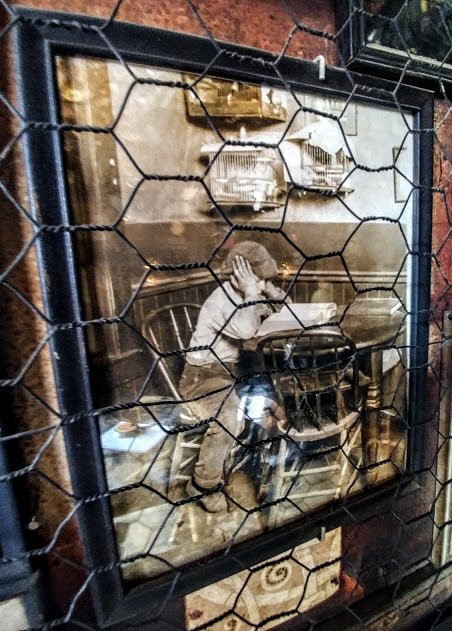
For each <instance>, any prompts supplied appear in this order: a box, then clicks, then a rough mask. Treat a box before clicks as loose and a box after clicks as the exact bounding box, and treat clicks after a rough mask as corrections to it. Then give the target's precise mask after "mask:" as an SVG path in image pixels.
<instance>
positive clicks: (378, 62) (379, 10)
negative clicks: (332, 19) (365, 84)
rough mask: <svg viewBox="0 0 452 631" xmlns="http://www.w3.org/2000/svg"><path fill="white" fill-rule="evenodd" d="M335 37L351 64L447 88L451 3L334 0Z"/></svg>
mask: <svg viewBox="0 0 452 631" xmlns="http://www.w3.org/2000/svg"><path fill="white" fill-rule="evenodd" d="M336 11H337V15H338V20H339V27H340V28H341V31H340V35H339V37H338V43H339V46H340V48H341V52H342V54H343V56H344V61H346V62H347V63H348V64H349V65H350V66H351V67H353V68H354V69H356V70H362V71H365V72H371V73H379V72H380V73H383V74H384V76H386V77H388V76H390V77H391V78H395V79H398V78H400V76H401V75H403V76H404V77H405V79H404V80H405V81H407V82H413V81H414V82H416V83H418V84H423V85H429V86H431V87H432V88H433V89H439V84H440V81H439V80H440V79H441V85H443V86H445V87H446V88H447V85H448V84H449V82H450V80H451V78H452V45H451V44H452V40H451V37H450V24H451V17H452V7H451V5H450V2H448V1H447V0H408V1H407V2H406V1H404V0H376V1H375V0H349V1H348V2H341V1H338V2H336Z"/></svg>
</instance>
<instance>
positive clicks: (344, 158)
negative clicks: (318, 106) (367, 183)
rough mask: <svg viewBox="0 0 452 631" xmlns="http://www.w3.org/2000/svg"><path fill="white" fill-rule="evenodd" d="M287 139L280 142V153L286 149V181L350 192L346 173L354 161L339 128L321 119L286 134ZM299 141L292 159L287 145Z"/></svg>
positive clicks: (314, 187) (291, 153)
mask: <svg viewBox="0 0 452 631" xmlns="http://www.w3.org/2000/svg"><path fill="white" fill-rule="evenodd" d="M287 141H289V143H286V142H285V143H283V145H284V146H282V150H283V154H284V153H285V152H286V153H287V160H286V164H289V163H290V167H289V169H287V168H286V169H285V177H286V180H287V181H292V182H294V183H295V184H299V185H301V186H304V187H312V188H313V189H318V190H327V191H334V192H339V193H344V194H347V193H350V192H351V191H352V190H353V189H352V188H350V184H349V178H348V175H349V173H350V171H351V168H352V165H353V161H352V154H351V141H350V140H349V139H347V142H346V141H345V140H344V137H343V135H342V133H341V131H340V128H339V127H338V126H337V125H336V124H334V123H333V122H331V121H329V120H328V119H326V120H325V119H321V120H319V121H317V122H315V123H313V124H312V125H309V126H307V127H304V128H303V129H301V130H299V131H297V132H295V133H294V134H291V135H290V136H288V137H287ZM292 143H296V144H298V145H299V152H300V153H299V155H298V154H297V156H296V158H295V159H294V149H289V145H290V144H292Z"/></svg>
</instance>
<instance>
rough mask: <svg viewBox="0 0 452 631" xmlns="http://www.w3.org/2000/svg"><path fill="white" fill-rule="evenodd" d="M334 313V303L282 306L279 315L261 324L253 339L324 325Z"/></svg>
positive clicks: (275, 314)
mask: <svg viewBox="0 0 452 631" xmlns="http://www.w3.org/2000/svg"><path fill="white" fill-rule="evenodd" d="M336 312H337V305H336V304H335V303H334V302H313V303H301V302H299V303H293V304H290V305H284V307H283V308H282V309H281V311H280V312H279V313H272V314H271V315H270V316H269V317H268V318H266V319H265V320H264V321H263V322H262V324H261V326H260V328H259V330H258V331H257V333H256V336H255V337H262V336H263V335H269V334H270V333H279V332H281V331H290V330H293V329H301V328H303V326H305V327H306V326H312V325H314V324H324V323H325V322H329V321H330V320H331V319H332V318H333V317H334V316H335V315H336Z"/></svg>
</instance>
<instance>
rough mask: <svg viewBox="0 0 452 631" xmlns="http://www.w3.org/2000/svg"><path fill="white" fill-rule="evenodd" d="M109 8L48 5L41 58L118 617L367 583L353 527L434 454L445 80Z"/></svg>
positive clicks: (60, 349) (87, 436) (104, 574)
mask: <svg viewBox="0 0 452 631" xmlns="http://www.w3.org/2000/svg"><path fill="white" fill-rule="evenodd" d="M21 11H23V15H24V16H26V17H27V16H35V15H41V13H39V12H35V11H29V10H27V9H24V10H21ZM44 15H46V16H48V14H44ZM52 15H53V14H52ZM46 19H47V18H46ZM86 20H87V22H86V23H87V25H88V26H87V27H86V28H74V29H69V30H67V29H66V30H65V29H60V28H52V27H50V26H48V25H46V24H48V23H47V22H46V20H44V21H43V22H42V23H41V22H39V21H37V22H35V25H31V24H29V23H27V20H24V23H23V24H22V25H21V26H20V29H19V36H18V39H17V50H18V58H17V63H18V68H19V71H20V75H21V93H22V104H23V108H24V112H25V117H26V120H28V119H29V120H32V121H39V122H42V125H40V124H37V125H33V126H32V129H30V130H26V131H25V132H24V135H25V137H26V150H27V152H28V156H29V164H30V177H31V178H32V180H33V183H34V186H35V188H36V190H37V191H38V192H39V199H40V210H39V220H38V221H39V222H42V223H43V225H45V226H54V227H56V228H55V229H53V230H47V229H46V230H43V232H42V243H41V247H40V257H41V259H40V265H41V268H42V270H43V274H45V275H46V278H52V281H53V282H52V283H51V286H52V287H53V289H52V291H51V292H50V293H46V305H47V309H48V313H49V319H50V321H51V322H52V335H51V339H52V344H53V351H54V353H55V356H57V357H59V358H61V359H60V360H59V361H58V362H57V363H56V364H55V379H56V382H57V385H58V391H59V393H60V406H61V414H62V417H63V421H64V420H65V419H71V422H68V423H67V424H66V427H65V432H66V434H65V437H66V445H67V452H68V459H69V465H70V468H71V475H72V482H73V486H74V490H75V493H76V494H77V496H78V497H81V498H93V497H94V498H97V499H96V501H93V500H92V499H91V500H90V501H89V502H87V501H86V502H85V501H81V502H80V506H79V508H78V510H77V517H78V519H79V523H80V527H81V531H82V535H83V542H84V545H85V550H86V558H87V560H88V563H89V564H90V566H91V567H96V568H103V569H101V570H99V571H98V572H95V573H94V575H93V577H92V581H91V583H92V585H93V590H94V591H93V593H94V601H95V605H96V607H97V610H98V614H99V619H100V621H101V623H102V624H110V623H112V622H114V621H116V620H119V619H122V618H125V617H127V616H130V615H131V614H134V615H135V614H139V613H140V612H143V611H145V610H146V612H147V613H148V614H149V612H152V611H154V610H155V611H158V610H159V608H160V607H161V603H162V601H165V602H167V600H168V598H169V596H168V594H170V595H171V600H172V601H173V600H177V599H179V601H178V602H181V601H180V599H181V598H183V597H185V601H184V602H185V605H184V607H185V609H184V613H183V614H182V613H181V614H180V615H181V616H182V618H183V619H184V620H185V622H186V626H187V629H195V628H197V627H196V625H198V626H199V625H200V624H207V623H208V622H209V620H210V618H209V613H208V612H209V611H210V610H209V603H211V602H212V598H213V599H214V601H215V598H217V596H218V593H219V592H218V590H220V591H221V593H222V594H223V596H222V598H223V597H224V600H223V601H222V602H223V604H224V606H226V605H227V603H228V602H229V600H228V598H229V599H230V598H231V589H232V587H231V586H234V585H236V584H240V583H241V582H242V583H243V582H246V584H247V589H249V590H251V592H250V594H248V596H249V598H251V596H252V598H254V599H255V602H256V603H260V602H263V600H262V598H261V595H262V594H261V593H260V592H259V590H264V591H263V592H262V593H264V592H265V593H267V592H268V593H272V594H273V596H272V598H274V602H275V603H276V602H280V603H281V602H282V599H283V596H282V595H281V594H282V592H283V591H284V590H288V589H292V588H295V585H296V586H297V589H298V590H299V592H300V593H299V594H298V592H297V594H298V595H297V594H295V595H294V596H293V603H292V605H291V607H292V610H291V612H290V616H289V617H291V618H293V617H294V616H297V615H300V614H301V613H303V612H306V611H311V610H312V609H313V608H317V607H320V610H322V609H321V608H322V607H326V606H328V607H330V606H331V603H332V602H333V601H334V602H337V603H340V602H342V600H343V599H344V598H345V597H346V596H347V597H350V592H351V591H353V593H354V594H355V595H356V594H358V595H359V594H362V593H363V591H364V590H367V589H370V586H369V588H368V587H366V586H365V585H364V584H360V585H358V586H357V587H356V585H355V588H354V589H351V588H350V585H354V584H355V583H356V584H357V581H358V579H357V578H356V576H355V577H352V576H351V575H350V570H349V569H347V567H346V564H344V562H343V560H342V559H343V554H345V553H344V552H343V546H342V538H343V529H344V528H346V527H347V525H349V524H350V520H352V519H353V515H358V514H360V511H366V510H369V507H370V506H373V507H376V506H378V505H380V504H379V503H382V505H384V502H386V501H388V498H390V497H391V496H392V495H391V494H394V493H398V492H399V491H398V490H399V489H400V487H401V485H402V486H403V488H405V487H406V486H407V485H409V484H410V481H411V480H412V479H413V476H415V473H416V471H418V470H419V469H421V468H422V461H423V452H422V444H423V440H424V437H425V436H424V433H425V428H424V426H423V425H422V424H419V423H418V424H416V423H415V422H414V419H415V416H414V414H415V411H416V413H417V414H421V413H422V406H423V401H424V398H423V397H424V394H423V393H424V384H425V378H424V372H423V371H425V369H424V368H422V369H421V368H419V367H420V366H424V365H425V357H424V354H425V352H426V350H425V349H426V344H425V343H424V344H423V343H422V341H423V340H424V342H425V340H426V335H427V327H428V322H427V318H426V316H425V315H423V314H425V313H427V311H428V301H429V296H428V291H427V289H426V288H427V287H428V282H427V279H428V274H429V269H428V260H424V259H423V258H422V257H418V256H416V253H417V252H419V251H420V250H425V249H428V247H429V245H428V244H429V240H430V218H429V219H428V220H427V221H426V220H425V217H426V215H427V216H429V215H430V213H429V212H428V213H426V211H425V209H428V208H429V204H430V199H429V197H428V195H427V193H426V191H427V189H428V187H429V186H430V178H431V163H430V160H431V151H432V148H431V141H430V139H429V137H428V136H427V135H425V134H419V133H416V131H417V130H419V129H422V128H431V126H432V125H431V116H432V110H431V95H430V93H428V92H425V91H422V90H418V89H414V88H400V90H399V107H395V106H394V101H393V98H392V96H391V85H390V84H388V83H385V82H384V81H381V80H379V79H375V80H371V79H368V80H367V79H366V84H365V86H364V88H365V89H363V90H362V91H360V89H359V86H358V89H356V90H355V96H354V98H353V100H352V101H350V99H349V94H348V92H347V90H348V85H349V84H348V83H347V80H346V77H345V75H344V73H343V72H341V71H339V70H336V69H328V77H327V81H326V82H324V83H320V82H319V80H318V75H317V71H316V66H315V64H311V63H308V62H302V61H299V60H295V59H291V58H287V59H284V60H283V61H282V63H281V64H280V66H279V67H278V70H279V72H278V73H275V72H274V62H275V59H274V58H273V56H272V55H270V54H267V53H263V52H262V53H260V54H262V57H263V59H264V63H263V64H260V65H259V70H256V68H255V67H254V66H253V67H250V66H246V65H244V64H243V62H241V61H240V59H243V58H246V56H252V55H253V54H254V52H253V51H249V50H247V49H241V48H238V47H235V46H230V45H226V44H225V45H224V47H225V48H224V50H225V53H224V54H222V55H217V56H215V50H214V48H213V47H212V43H211V42H209V41H208V40H204V39H200V38H194V37H189V36H185V35H181V34H175V33H169V32H162V31H155V30H152V29H148V28H143V27H138V26H134V25H126V24H119V23H115V24H113V25H111V27H110V30H109V34H108V38H107V39H108V42H107V39H106V38H104V37H103V35H102V36H99V33H103V31H99V28H98V27H99V25H101V23H102V22H101V21H97V20H96V19H93V18H90V19H88V18H87V19H86ZM83 22H85V18H83ZM36 24H37V26H36ZM30 51H31V52H33V55H31V54H30ZM43 51H46V56H44V57H43V55H42V54H41V53H43ZM168 51H171V52H168ZM236 52H240V55H235V54H232V53H236ZM42 59H46V60H47V61H46V63H44V62H43V61H42ZM300 77H303V80H302V81H301V80H300ZM32 85H33V86H35V87H34V91H32V90H31V86H32ZM50 86H52V87H50ZM35 94H39V98H35V97H34V95H35ZM49 132H50V133H49ZM376 139H378V141H377V140H376ZM394 148H397V150H395V149H394ZM402 158H403V159H402ZM388 164H390V165H391V166H390V167H387V165H388ZM382 165H385V167H386V168H384V169H382V168H381V166H382ZM421 165H422V168H420V166H421ZM49 174H52V176H53V177H55V181H58V182H59V183H60V186H59V187H57V188H55V187H49V186H48V185H47V183H48V177H49ZM396 176H397V177H396ZM402 184H403V185H402ZM421 205H422V207H423V218H424V220H423V222H422V223H421V221H420V213H419V208H420V206H421ZM383 244H384V252H385V254H384V256H383V255H382V249H383V248H382V246H383ZM57 261H58V265H56V262H57ZM46 286H48V285H46ZM43 290H44V291H46V289H45V286H44V287H43ZM63 364H64V365H63ZM408 375H409V378H408ZM74 418H76V420H77V422H74ZM414 426H416V427H414ZM393 501H394V500H393ZM382 545H384V542H383V543H382ZM353 554H357V553H355V552H354V553H353ZM325 564H326V567H328V570H325ZM301 566H303V567H307V568H311V569H309V570H308V571H307V574H306V572H305V574H303V572H301V570H300V567H301ZM272 568H273V569H274V570H275V574H274V575H273V573H272V571H271V570H272ZM275 568H276V569H275ZM317 569H318V572H321V571H322V573H316V572H317ZM300 572H301V573H300ZM312 573H314V574H315V575H316V583H315V585H316V587H313V583H312V579H310V577H311V575H312ZM358 574H359V572H358ZM281 576H284V581H283V582H281V581H280V579H281ZM253 577H256V580H255V581H254V582H253V580H254V579H253ZM290 577H292V578H290ZM286 579H287V582H286ZM275 580H276V583H275V582H274V581H275ZM309 580H311V582H310V584H309V586H307V582H308V581H309ZM394 580H396V577H395V576H394ZM278 581H279V582H278ZM290 581H292V582H290ZM303 581H304V582H303ZM237 582H238V583H237ZM283 588H284V590H283ZM278 590H282V591H278ZM347 590H348V591H347ZM291 593H292V592H291ZM190 594H192V595H191V596H190ZM215 594H217V596H215ZM295 596H296V597H295ZM356 597H358V596H356ZM249 598H248V601H247V598H245V599H244V600H243V599H242V600H241V601H240V602H241V603H242V604H241V607H242V609H241V610H240V611H241V612H242V613H240V615H241V616H242V617H243V616H245V614H246V615H251V613H250V612H249V611H248V613H246V612H245V613H243V611H245V610H246V607H247V606H248V605H246V602H249ZM266 598H267V596H266ZM278 599H279V600H278ZM341 599H342V600H341ZM264 600H265V599H264ZM215 602H216V601H215ZM272 602H273V601H272ZM200 603H203V604H202V606H201V604H200ZM200 607H201V609H202V612H203V613H202V615H200V616H199V615H198V614H197V613H196V612H199V611H200ZM256 607H257V609H256V611H254V610H253V611H254V613H253V616H254V617H253V622H252V624H258V625H262V624H264V623H265V621H266V619H267V617H268V616H269V615H270V614H269V611H267V610H266V609H265V607H264V606H262V607H261V605H256ZM243 608H244V609H243ZM256 612H257V613H256ZM286 613H287V612H286ZM197 615H198V618H199V619H198V618H196V616H197ZM225 616H226V614H225ZM211 617H212V616H211ZM245 617H246V616H245ZM231 620H232V618H231ZM231 624H232V622H231ZM231 628H232V627H231ZM267 628H269V627H267Z"/></svg>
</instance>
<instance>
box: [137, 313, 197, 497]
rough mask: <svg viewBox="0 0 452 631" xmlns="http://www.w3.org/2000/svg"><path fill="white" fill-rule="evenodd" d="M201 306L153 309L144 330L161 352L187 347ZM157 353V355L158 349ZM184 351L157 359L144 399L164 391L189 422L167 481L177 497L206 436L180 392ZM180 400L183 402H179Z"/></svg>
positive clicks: (152, 398) (183, 421)
mask: <svg viewBox="0 0 452 631" xmlns="http://www.w3.org/2000/svg"><path fill="white" fill-rule="evenodd" d="M200 309H201V307H200V305H198V304H195V303H191V302H186V303H185V302H184V303H176V304H173V305H166V306H165V307H162V308H160V309H157V310H155V311H152V312H151V313H149V315H148V316H147V317H146V319H145V321H144V322H143V325H142V334H143V336H144V337H145V338H146V339H147V340H149V342H150V343H151V344H152V345H153V347H154V348H155V349H156V350H157V351H158V352H160V353H165V352H167V351H171V350H176V349H186V348H188V347H189V345H190V340H191V336H192V334H193V332H194V330H195V327H196V322H197V319H198V315H199V311H200ZM154 355H156V356H158V354H157V353H154ZM184 364H185V357H184V355H171V356H170V357H166V358H163V359H162V358H161V359H160V360H159V363H158V371H159V375H158V376H156V378H155V380H154V382H153V387H152V389H153V390H154V391H155V395H153V394H150V395H148V396H147V397H145V398H144V400H145V401H146V400H147V401H149V402H152V401H155V398H156V397H157V398H159V399H160V398H161V396H162V394H163V395H164V396H167V397H169V398H170V400H173V401H174V402H175V403H176V405H177V407H178V410H179V422H180V423H181V424H186V425H187V430H186V431H182V432H180V433H178V434H177V435H176V438H175V444H174V451H173V453H172V457H171V465H170V471H169V481H168V497H169V498H170V499H171V500H173V501H176V500H177V499H180V498H181V496H182V489H183V487H184V486H185V483H186V482H187V481H188V480H189V479H190V477H191V470H192V468H193V466H194V464H195V462H196V460H197V458H198V453H199V448H200V446H201V440H202V436H203V433H204V431H203V429H202V428H201V430H200V429H194V430H191V429H190V424H191V423H193V422H196V421H197V420H198V419H195V418H193V413H192V411H191V410H190V408H189V407H188V406H187V405H184V403H183V399H182V397H181V395H180V393H179V380H180V377H181V375H182V371H183V369H184ZM177 402H180V404H177Z"/></svg>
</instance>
